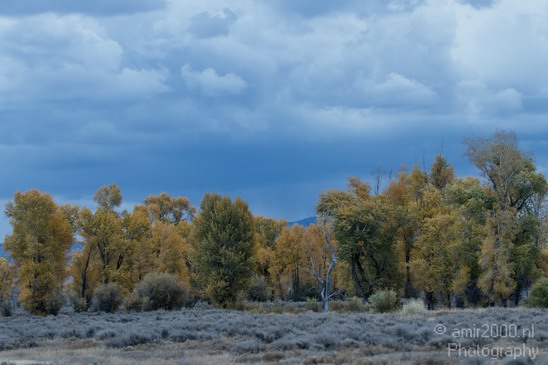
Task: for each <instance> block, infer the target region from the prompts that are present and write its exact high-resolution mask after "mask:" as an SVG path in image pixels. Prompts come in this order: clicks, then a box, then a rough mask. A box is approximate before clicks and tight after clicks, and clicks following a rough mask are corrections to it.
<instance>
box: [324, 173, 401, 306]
mask: <svg viewBox="0 0 548 365" xmlns="http://www.w3.org/2000/svg"><path fill="white" fill-rule="evenodd" d="M316 209H317V211H318V212H319V213H320V214H324V215H326V216H329V217H331V218H333V227H334V236H335V238H336V240H337V242H338V249H337V251H338V257H339V258H340V259H341V260H342V261H344V262H347V263H348V265H349V266H350V270H351V277H352V281H353V284H354V290H355V294H356V295H358V296H362V297H368V296H369V295H371V294H372V293H373V292H375V291H376V290H379V289H384V288H395V287H397V286H398V283H399V281H400V280H401V275H400V270H399V260H398V255H397V253H396V241H397V233H398V230H399V226H400V222H399V221H400V213H399V211H398V209H397V208H396V207H394V206H392V205H391V204H388V203H387V201H386V200H385V199H384V198H383V197H382V196H375V197H372V196H370V195H369V185H368V184H366V183H364V182H362V181H360V180H359V179H357V178H351V179H350V182H349V189H348V191H338V190H332V191H328V192H326V193H323V194H322V195H321V196H320V201H319V203H318V205H317V208H316Z"/></svg>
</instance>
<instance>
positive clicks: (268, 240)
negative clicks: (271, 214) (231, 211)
mask: <svg viewBox="0 0 548 365" xmlns="http://www.w3.org/2000/svg"><path fill="white" fill-rule="evenodd" d="M254 222H255V254H254V255H253V260H254V267H255V278H254V279H253V280H254V281H256V282H257V283H261V285H262V283H265V291H266V292H265V293H263V294H264V295H266V297H272V296H273V295H274V292H275V291H276V290H277V289H276V288H275V283H277V282H278V281H277V279H276V276H275V275H272V276H271V271H272V270H271V267H272V264H273V262H274V250H275V247H276V240H277V239H278V237H279V236H280V234H281V233H282V230H283V229H284V227H286V226H287V222H286V221H285V220H276V219H271V218H265V217H261V216H257V217H254Z"/></svg>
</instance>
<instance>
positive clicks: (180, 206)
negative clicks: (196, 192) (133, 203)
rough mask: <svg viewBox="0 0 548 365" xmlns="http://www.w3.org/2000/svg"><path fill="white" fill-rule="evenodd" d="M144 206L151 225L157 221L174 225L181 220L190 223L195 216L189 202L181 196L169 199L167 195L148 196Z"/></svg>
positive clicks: (194, 210)
mask: <svg viewBox="0 0 548 365" xmlns="http://www.w3.org/2000/svg"><path fill="white" fill-rule="evenodd" d="M145 206H146V207H147V209H148V212H149V215H150V220H151V222H152V223H154V222H155V221H158V220H159V221H162V222H171V223H174V224H178V223H179V222H181V221H183V220H186V221H188V222H191V221H192V218H193V217H194V215H195V214H196V208H194V207H193V206H191V205H190V200H188V199H187V198H185V197H181V196H179V197H171V196H169V195H168V194H167V193H161V194H159V195H149V196H148V197H147V198H146V199H145Z"/></svg>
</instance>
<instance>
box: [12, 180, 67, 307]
mask: <svg viewBox="0 0 548 365" xmlns="http://www.w3.org/2000/svg"><path fill="white" fill-rule="evenodd" d="M6 215H7V216H8V217H9V219H10V224H11V226H12V233H11V234H10V235H8V236H6V238H5V242H4V248H5V249H6V250H8V251H9V253H10V255H11V257H12V258H13V261H14V263H15V266H16V269H17V278H18V283H19V300H20V302H21V304H22V306H23V307H24V308H25V309H26V310H27V311H29V312H30V313H32V314H38V315H46V314H56V313H57V312H58V311H59V309H60V308H61V305H62V298H61V296H60V293H61V292H62V285H63V281H64V279H65V275H66V271H65V263H66V259H67V252H68V250H69V249H70V246H71V244H72V242H73V230H72V227H71V224H70V221H69V219H68V217H67V215H66V213H65V212H64V211H63V210H62V209H60V208H59V207H58V206H57V205H56V204H55V202H54V201H53V198H52V197H51V196H50V195H48V194H44V193H40V192H39V191H37V190H30V191H28V192H24V193H23V192H17V193H15V196H14V199H13V201H12V202H9V203H8V204H7V207H6Z"/></svg>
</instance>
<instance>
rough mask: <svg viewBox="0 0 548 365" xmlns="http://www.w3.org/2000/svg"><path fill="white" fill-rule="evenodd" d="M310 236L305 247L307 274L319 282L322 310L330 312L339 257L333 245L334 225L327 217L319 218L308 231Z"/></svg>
mask: <svg viewBox="0 0 548 365" xmlns="http://www.w3.org/2000/svg"><path fill="white" fill-rule="evenodd" d="M307 231H308V232H307V233H308V235H307V237H306V239H305V241H306V242H305V245H306V246H307V247H306V250H307V254H308V260H309V262H308V265H309V267H308V268H307V272H308V273H309V274H310V275H312V276H313V277H314V278H315V279H316V281H317V282H318V286H319V288H320V296H321V300H322V310H323V311H324V312H328V311H329V300H330V299H331V298H332V297H333V295H334V294H335V293H331V294H330V293H329V290H330V288H331V276H332V274H333V270H334V269H335V265H336V264H337V256H336V255H335V247H334V245H333V225H332V224H331V222H329V221H328V218H327V217H319V218H318V224H317V225H316V226H315V227H310V229H308V230H307Z"/></svg>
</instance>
